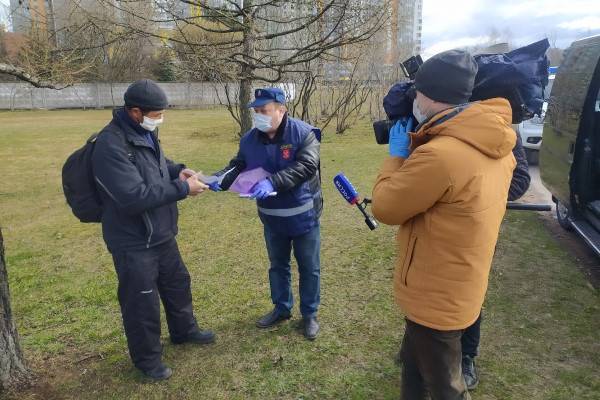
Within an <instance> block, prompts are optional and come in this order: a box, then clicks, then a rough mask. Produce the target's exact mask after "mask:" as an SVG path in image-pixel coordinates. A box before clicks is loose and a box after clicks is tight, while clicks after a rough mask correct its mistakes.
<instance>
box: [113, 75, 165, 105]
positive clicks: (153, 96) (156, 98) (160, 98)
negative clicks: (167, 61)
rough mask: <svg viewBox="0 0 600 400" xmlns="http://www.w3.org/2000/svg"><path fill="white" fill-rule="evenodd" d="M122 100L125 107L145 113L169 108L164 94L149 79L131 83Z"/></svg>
mask: <svg viewBox="0 0 600 400" xmlns="http://www.w3.org/2000/svg"><path fill="white" fill-rule="evenodd" d="M124 99H125V106H127V107H139V108H141V109H142V110H145V111H158V110H164V109H166V108H167V107H168V106H169V100H168V99H167V95H166V93H165V92H164V90H162V89H161V88H160V86H158V84H157V83H156V82H154V81H153V80H151V79H140V80H139V81H135V82H133V83H132V84H131V85H129V87H128V88H127V90H126V91H125V96H124Z"/></svg>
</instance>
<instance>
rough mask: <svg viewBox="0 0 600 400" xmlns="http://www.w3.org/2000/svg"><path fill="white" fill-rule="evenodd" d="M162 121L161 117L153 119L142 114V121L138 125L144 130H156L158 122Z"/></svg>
mask: <svg viewBox="0 0 600 400" xmlns="http://www.w3.org/2000/svg"><path fill="white" fill-rule="evenodd" d="M162 122H163V119H162V117H161V118H160V119H153V118H148V117H146V116H144V121H143V122H142V123H141V124H140V125H141V126H142V128H144V129H145V130H147V131H151V132H154V131H155V130H156V128H157V127H158V126H159V125H160V124H162Z"/></svg>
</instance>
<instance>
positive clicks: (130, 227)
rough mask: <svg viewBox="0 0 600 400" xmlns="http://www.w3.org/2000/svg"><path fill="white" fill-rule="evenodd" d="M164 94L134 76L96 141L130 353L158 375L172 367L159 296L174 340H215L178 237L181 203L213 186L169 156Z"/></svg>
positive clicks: (105, 227) (105, 224) (106, 230)
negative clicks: (201, 319) (201, 320)
mask: <svg viewBox="0 0 600 400" xmlns="http://www.w3.org/2000/svg"><path fill="white" fill-rule="evenodd" d="M167 107H168V101H167V96H166V95H165V93H164V92H163V90H162V89H161V88H160V87H159V86H158V85H157V84H156V83H155V82H153V81H151V80H149V79H143V80H140V81H137V82H134V83H133V84H132V85H131V86H129V88H128V89H127V91H126V92H125V107H124V108H119V109H116V110H115V111H114V112H113V119H112V121H111V122H110V123H109V124H108V125H107V126H106V127H104V129H102V131H101V132H100V134H99V135H98V139H97V140H96V144H95V146H94V153H93V155H92V169H93V173H94V179H95V181H96V184H97V187H98V191H99V192H100V196H101V199H102V233H103V236H104V241H105V242H106V245H107V247H108V250H109V251H110V253H111V254H112V256H113V261H114V264H115V269H116V272H117V278H118V280H119V288H118V298H119V304H120V306H121V314H122V317H123V325H124V327H125V335H126V336H127V345H128V347H129V354H130V356H131V359H132V361H133V363H134V365H135V366H136V367H137V368H139V369H140V370H141V371H142V372H143V373H144V374H145V375H146V376H148V377H149V378H151V379H154V380H161V379H167V378H169V377H170V376H171V374H172V371H171V369H170V368H168V367H166V366H165V365H164V364H163V363H162V362H161V352H162V349H161V343H160V300H162V303H163V306H164V309H165V313H166V316H167V324H168V327H169V334H170V336H171V342H173V343H174V344H180V343H197V344H206V343H211V342H213V341H214V340H215V335H214V334H213V333H212V332H210V331H201V330H200V329H199V328H198V324H197V323H196V319H195V318H194V313H193V309H192V293H191V289H190V275H189V273H188V270H187V268H186V266H185V264H184V263H183V261H182V259H181V254H180V253H179V249H178V247H177V242H176V241H175V235H177V216H178V212H177V201H179V200H183V199H185V198H186V197H188V196H196V195H198V194H200V193H202V192H203V191H204V190H205V189H207V188H208V187H207V186H206V185H204V184H203V183H201V182H200V181H198V178H197V176H196V173H195V172H194V171H192V170H189V169H186V168H185V166H184V165H183V164H175V163H173V162H172V161H171V160H169V159H167V158H166V157H165V154H164V153H163V150H162V148H161V145H160V141H159V140H158V125H159V124H160V123H161V122H162V120H163V114H164V110H165V109H166V108H167Z"/></svg>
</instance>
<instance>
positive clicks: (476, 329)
mask: <svg viewBox="0 0 600 400" xmlns="http://www.w3.org/2000/svg"><path fill="white" fill-rule="evenodd" d="M482 312H483V311H482ZM480 338H481V313H480V314H479V318H477V321H475V322H473V325H471V326H469V327H468V328H467V329H465V330H464V331H463V334H462V337H461V339H460V342H461V344H462V353H463V356H471V357H477V354H478V353H479V339H480Z"/></svg>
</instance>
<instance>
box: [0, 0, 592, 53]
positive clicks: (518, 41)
mask: <svg viewBox="0 0 600 400" xmlns="http://www.w3.org/2000/svg"><path fill="white" fill-rule="evenodd" d="M8 4H9V0H0V23H2V22H4V23H6V17H7V10H8V7H7V5H8ZM2 5H4V7H3V6H2ZM3 19H4V21H3ZM492 30H496V31H497V32H499V33H500V35H501V36H502V37H509V38H510V40H511V41H512V42H513V44H515V45H525V44H528V43H530V42H534V41H536V40H539V39H542V38H544V37H545V36H546V35H550V37H551V38H554V39H555V40H556V45H557V46H558V47H568V46H569V44H570V43H571V42H572V41H574V40H577V39H579V38H582V37H586V36H591V35H597V34H600V0H567V1H565V0H532V1H522V0H453V1H449V0H423V48H424V55H425V56H430V55H432V54H435V53H438V52H440V51H444V50H448V49H451V48H455V47H463V46H472V45H475V44H478V43H482V42H486V41H487V37H488V35H489V34H490V32H491V31H492Z"/></svg>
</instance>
